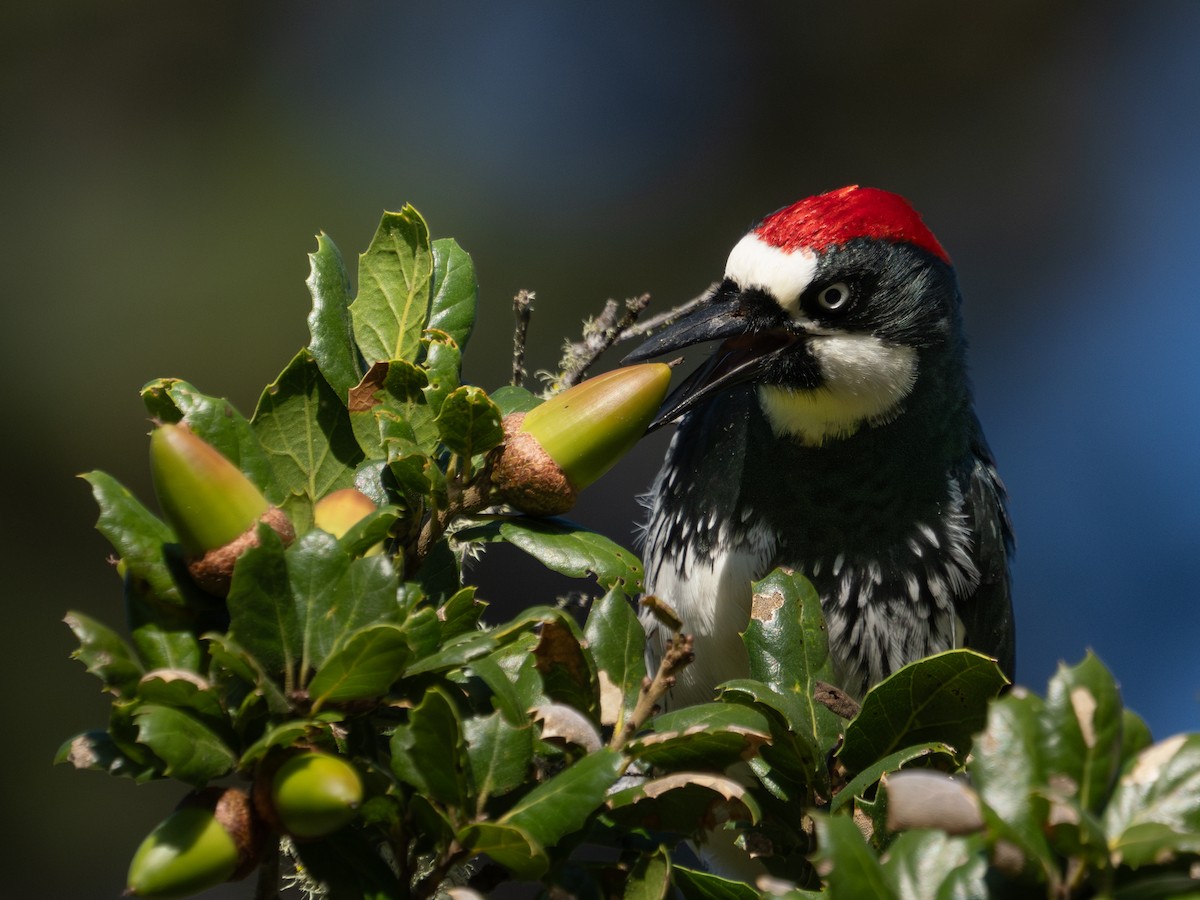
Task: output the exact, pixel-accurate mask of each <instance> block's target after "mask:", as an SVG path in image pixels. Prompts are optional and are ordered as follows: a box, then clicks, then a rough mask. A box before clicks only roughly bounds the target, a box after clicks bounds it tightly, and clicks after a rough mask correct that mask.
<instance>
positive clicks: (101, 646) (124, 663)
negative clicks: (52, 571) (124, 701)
mask: <svg viewBox="0 0 1200 900" xmlns="http://www.w3.org/2000/svg"><path fill="white" fill-rule="evenodd" d="M63 621H64V622H66V623H67V627H68V628H70V629H71V631H72V632H74V634H75V637H76V638H77V639H78V641H79V649H78V650H76V651H75V652H74V653H72V654H71V658H72V659H77V660H79V661H80V662H81V663H83V664H84V665H85V666H86V667H87V670H88V671H89V672H90V673H91V674H93V675H95V676H96V677H97V678H99V679H100V683H101V684H103V685H104V689H105V690H106V691H111V692H112V693H114V694H116V695H117V696H118V697H129V696H133V695H134V693H135V692H136V690H137V682H138V679H139V678H141V677H142V667H141V666H140V665H139V664H138V661H137V660H136V659H135V658H134V655H133V651H132V650H131V649H130V648H129V645H128V644H126V643H125V641H124V640H122V639H121V636H120V635H118V634H117V633H116V632H115V631H113V630H112V629H111V628H109V627H108V626H107V625H102V624H101V623H100V622H97V621H96V620H95V619H93V618H91V617H89V616H85V615H84V614H83V613H80V612H71V613H67V615H66V617H65V618H64V619H63Z"/></svg>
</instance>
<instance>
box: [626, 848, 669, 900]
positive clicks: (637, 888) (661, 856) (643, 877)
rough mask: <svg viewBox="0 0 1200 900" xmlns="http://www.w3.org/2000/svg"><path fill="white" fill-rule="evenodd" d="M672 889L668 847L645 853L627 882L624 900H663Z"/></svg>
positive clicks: (639, 858)
mask: <svg viewBox="0 0 1200 900" xmlns="http://www.w3.org/2000/svg"><path fill="white" fill-rule="evenodd" d="M670 888H671V857H670V855H669V854H668V853H667V848H666V847H659V848H658V849H656V850H654V851H653V852H652V853H643V854H641V855H640V856H639V857H638V858H637V862H635V863H634V864H633V868H632V869H631V870H630V872H629V878H628V879H626V881H625V893H624V896H623V900H662V898H664V897H666V896H667V892H668V891H669V890H670Z"/></svg>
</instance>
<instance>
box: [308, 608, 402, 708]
mask: <svg viewBox="0 0 1200 900" xmlns="http://www.w3.org/2000/svg"><path fill="white" fill-rule="evenodd" d="M408 659H409V650H408V642H407V640H405V637H404V632H403V631H402V630H401V629H400V628H398V627H397V626H395V625H386V624H385V625H370V626H367V627H366V628H363V629H362V630H361V631H357V632H355V633H354V634H352V635H351V636H350V637H349V638H348V639H346V641H345V642H344V643H343V644H342V646H341V647H340V648H339V649H337V650H335V651H334V652H333V653H331V654H330V655H329V658H328V659H326V660H325V662H324V664H323V665H322V666H321V667H320V668H319V669H317V673H316V674H315V675H313V679H312V681H311V682H309V685H308V693H309V697H310V699H311V700H312V703H313V709H314V711H315V710H317V709H319V708H320V707H321V706H322V705H324V704H326V703H331V702H342V701H346V700H361V699H365V698H369V697H379V696H382V695H383V694H385V693H387V690H388V688H390V687H391V686H392V685H393V684H394V683H395V682H396V679H398V678H399V677H400V676H401V675H402V674H403V672H404V667H405V663H407V661H408Z"/></svg>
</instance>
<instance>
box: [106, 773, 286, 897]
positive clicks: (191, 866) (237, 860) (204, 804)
mask: <svg viewBox="0 0 1200 900" xmlns="http://www.w3.org/2000/svg"><path fill="white" fill-rule="evenodd" d="M262 831H263V829H262V825H261V824H260V823H259V822H258V821H257V820H256V819H255V818H254V814H253V809H252V807H251V804H250V798H249V797H248V796H247V795H246V792H245V791H242V790H239V789H237V788H228V789H224V788H206V789H205V790H203V791H198V792H197V793H195V794H191V795H189V796H188V797H187V798H186V799H185V800H184V801H183V802H182V803H181V804H180V805H179V807H178V808H177V809H176V810H175V812H173V813H171V815H169V816H168V817H167V818H166V819H164V820H163V821H162V822H160V823H159V824H158V826H157V827H156V828H155V829H154V830H153V831H151V832H150V834H149V835H147V836H146V839H145V840H144V841H142V843H141V846H139V847H138V848H137V851H136V852H135V853H134V854H133V860H132V861H131V862H130V863H129V876H128V878H127V882H128V885H129V887H128V890H127V891H126V893H127V894H129V895H132V896H134V897H148V898H156V900H158V898H171V897H188V896H191V895H192V894H195V893H198V892H199V891H203V890H206V889H208V888H211V887H215V886H216V885H218V884H223V883H224V882H226V881H235V880H237V879H239V878H244V877H245V876H246V875H248V874H249V873H250V872H252V871H253V870H254V869H255V867H256V866H257V865H258V862H259V858H260V857H261V855H262Z"/></svg>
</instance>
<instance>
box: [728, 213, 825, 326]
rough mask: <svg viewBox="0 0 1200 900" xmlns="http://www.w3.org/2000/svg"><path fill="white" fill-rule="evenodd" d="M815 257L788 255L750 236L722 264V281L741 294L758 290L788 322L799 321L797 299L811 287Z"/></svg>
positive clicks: (797, 252) (802, 253)
mask: <svg viewBox="0 0 1200 900" xmlns="http://www.w3.org/2000/svg"><path fill="white" fill-rule="evenodd" d="M816 271H817V257H816V255H814V254H813V253H811V252H809V251H808V250H804V249H798V250H793V251H792V252H790V253H788V252H785V251H783V250H780V249H779V248H778V247H772V246H771V245H770V244H767V243H764V242H763V241H761V240H759V238H758V237H757V236H756V235H755V234H754V232H751V233H750V234H748V235H746V236H745V237H744V238H742V239H741V240H740V241H738V242H737V244H736V245H735V246H734V248H733V250H732V251H731V252H730V254H729V261H728V262H727V263H726V264H725V277H726V278H729V279H731V280H732V281H733V282H734V283H736V284H737V286H738V287H740V288H741V289H742V290H746V289H748V288H761V289H763V290H765V291H766V292H767V293H769V294H770V295H771V296H772V297H774V298H775V299H776V300H777V301H778V302H779V305H780V306H782V307H783V308H784V309H785V310H787V312H788V314H789V315H791V316H792V318H800V295H801V294H803V293H804V290H805V288H807V287H808V286H809V285H810V284H812V280H813V275H815V274H816Z"/></svg>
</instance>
